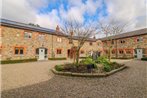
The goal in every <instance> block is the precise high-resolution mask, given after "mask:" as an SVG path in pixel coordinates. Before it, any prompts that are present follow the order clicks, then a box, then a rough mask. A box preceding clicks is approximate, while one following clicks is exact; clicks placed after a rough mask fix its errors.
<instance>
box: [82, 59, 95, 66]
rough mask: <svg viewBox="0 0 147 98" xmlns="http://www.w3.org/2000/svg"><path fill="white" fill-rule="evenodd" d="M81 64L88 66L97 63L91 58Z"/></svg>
mask: <svg viewBox="0 0 147 98" xmlns="http://www.w3.org/2000/svg"><path fill="white" fill-rule="evenodd" d="M80 63H82V64H85V65H88V64H95V61H93V60H92V59H91V58H86V59H84V60H82V61H81V62H80Z"/></svg>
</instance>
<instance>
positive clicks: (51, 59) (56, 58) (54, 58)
mask: <svg viewBox="0 0 147 98" xmlns="http://www.w3.org/2000/svg"><path fill="white" fill-rule="evenodd" d="M48 59H49V60H66V58H48Z"/></svg>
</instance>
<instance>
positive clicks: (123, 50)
mask: <svg viewBox="0 0 147 98" xmlns="http://www.w3.org/2000/svg"><path fill="white" fill-rule="evenodd" d="M110 39H112V40H111V41H110V40H108V38H101V39H100V40H101V41H102V42H103V49H104V54H105V55H106V54H108V48H107V47H108V45H110V44H111V46H112V53H111V54H112V58H134V57H137V58H138V59H140V58H142V57H147V28H144V29H140V30H136V31H131V32H126V33H122V34H119V35H115V36H111V38H110Z"/></svg>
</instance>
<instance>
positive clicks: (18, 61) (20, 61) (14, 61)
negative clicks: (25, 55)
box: [1, 58, 37, 64]
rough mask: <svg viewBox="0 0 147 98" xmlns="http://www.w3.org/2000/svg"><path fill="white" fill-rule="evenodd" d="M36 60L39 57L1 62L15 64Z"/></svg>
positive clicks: (2, 62)
mask: <svg viewBox="0 0 147 98" xmlns="http://www.w3.org/2000/svg"><path fill="white" fill-rule="evenodd" d="M34 61H37V58H32V59H22V60H4V61H1V64H14V63H25V62H34Z"/></svg>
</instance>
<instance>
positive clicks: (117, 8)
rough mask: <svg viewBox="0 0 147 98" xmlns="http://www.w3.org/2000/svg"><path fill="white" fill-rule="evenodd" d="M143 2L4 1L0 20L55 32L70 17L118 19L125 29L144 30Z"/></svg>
mask: <svg viewBox="0 0 147 98" xmlns="http://www.w3.org/2000/svg"><path fill="white" fill-rule="evenodd" d="M146 6H147V2H146V0H3V1H2V15H1V16H2V18H5V19H9V20H14V21H18V22H23V23H34V24H39V25H40V26H41V27H45V28H50V29H55V28H56V26H57V25H59V26H61V25H63V24H62V21H64V20H70V19H72V18H74V19H76V20H77V21H79V22H82V23H87V22H88V21H93V20H94V21H95V22H98V21H100V20H103V21H106V22H107V21H109V20H111V19H117V20H119V21H120V22H129V23H130V25H129V27H128V30H134V29H140V28H144V27H146V13H147V10H146Z"/></svg>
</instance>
